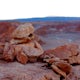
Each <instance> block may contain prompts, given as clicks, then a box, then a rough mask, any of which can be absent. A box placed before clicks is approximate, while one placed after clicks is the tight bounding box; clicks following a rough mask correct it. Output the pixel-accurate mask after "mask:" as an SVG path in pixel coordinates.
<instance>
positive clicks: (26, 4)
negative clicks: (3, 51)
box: [0, 0, 80, 20]
mask: <svg viewBox="0 0 80 80" xmlns="http://www.w3.org/2000/svg"><path fill="white" fill-rule="evenodd" d="M46 16H66V17H67V16H68V17H70V16H71V17H74V16H75V17H80V0H0V20H4V19H16V18H18V19H19V18H33V17H46Z"/></svg>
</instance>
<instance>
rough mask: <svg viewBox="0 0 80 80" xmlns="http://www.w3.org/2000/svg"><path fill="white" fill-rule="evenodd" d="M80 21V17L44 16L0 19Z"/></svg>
mask: <svg viewBox="0 0 80 80" xmlns="http://www.w3.org/2000/svg"><path fill="white" fill-rule="evenodd" d="M72 20H74V21H75V20H78V21H80V17H42V18H23V19H13V20H0V21H19V22H33V21H34V22H35V21H72Z"/></svg>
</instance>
